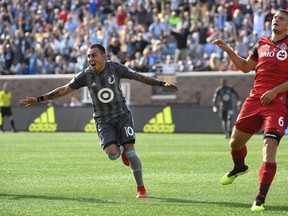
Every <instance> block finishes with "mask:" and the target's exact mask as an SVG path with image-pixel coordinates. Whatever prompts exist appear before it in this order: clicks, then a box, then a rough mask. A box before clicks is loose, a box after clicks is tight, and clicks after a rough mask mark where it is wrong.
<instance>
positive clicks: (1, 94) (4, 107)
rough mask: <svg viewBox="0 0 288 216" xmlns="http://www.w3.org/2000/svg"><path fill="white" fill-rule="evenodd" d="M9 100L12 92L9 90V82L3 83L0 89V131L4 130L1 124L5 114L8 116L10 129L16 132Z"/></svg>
mask: <svg viewBox="0 0 288 216" xmlns="http://www.w3.org/2000/svg"><path fill="white" fill-rule="evenodd" d="M11 100H12V93H11V92H9V84H8V83H4V84H3V90H2V91H0V111H1V117H0V132H4V128H3V125H4V120H5V116H7V117H8V118H9V121H10V124H11V128H12V131H13V132H16V128H15V123H14V119H13V114H12V110H11Z"/></svg>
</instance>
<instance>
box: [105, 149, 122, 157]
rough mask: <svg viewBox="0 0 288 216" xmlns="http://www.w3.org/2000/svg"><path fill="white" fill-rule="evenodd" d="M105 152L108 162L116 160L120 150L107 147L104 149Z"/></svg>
mask: <svg viewBox="0 0 288 216" xmlns="http://www.w3.org/2000/svg"><path fill="white" fill-rule="evenodd" d="M105 152H106V154H107V156H108V158H109V159H110V160H116V159H117V158H119V157H120V155H121V151H120V149H119V148H118V147H116V146H115V147H114V146H109V147H108V148H106V149H105Z"/></svg>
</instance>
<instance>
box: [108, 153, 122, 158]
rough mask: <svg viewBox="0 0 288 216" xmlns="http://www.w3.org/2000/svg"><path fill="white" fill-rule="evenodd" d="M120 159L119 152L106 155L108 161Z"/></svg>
mask: <svg viewBox="0 0 288 216" xmlns="http://www.w3.org/2000/svg"><path fill="white" fill-rule="evenodd" d="M119 157H120V152H119V151H118V152H116V153H114V154H113V153H112V154H111V153H110V154H108V158H109V159H110V160H116V159H117V158H119Z"/></svg>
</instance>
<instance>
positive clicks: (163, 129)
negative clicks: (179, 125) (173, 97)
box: [143, 106, 175, 133]
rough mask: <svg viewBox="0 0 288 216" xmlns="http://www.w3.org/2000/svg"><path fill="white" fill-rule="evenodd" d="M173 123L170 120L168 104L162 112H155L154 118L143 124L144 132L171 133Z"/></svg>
mask: <svg viewBox="0 0 288 216" xmlns="http://www.w3.org/2000/svg"><path fill="white" fill-rule="evenodd" d="M174 130H175V125H174V124H173V122H172V114H171V108H170V106H167V107H165V108H164V109H163V112H160V113H158V114H156V116H155V118H152V119H150V120H149V123H148V124H146V125H144V128H143V131H144V132H145V133H173V132H174Z"/></svg>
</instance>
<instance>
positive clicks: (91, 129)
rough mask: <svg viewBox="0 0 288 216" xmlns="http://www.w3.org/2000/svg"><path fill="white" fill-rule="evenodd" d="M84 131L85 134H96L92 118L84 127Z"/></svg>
mask: <svg viewBox="0 0 288 216" xmlns="http://www.w3.org/2000/svg"><path fill="white" fill-rule="evenodd" d="M84 131H85V132H96V125H95V121H94V118H92V119H91V120H90V122H89V123H88V124H86V125H85V127H84Z"/></svg>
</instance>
